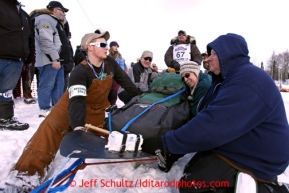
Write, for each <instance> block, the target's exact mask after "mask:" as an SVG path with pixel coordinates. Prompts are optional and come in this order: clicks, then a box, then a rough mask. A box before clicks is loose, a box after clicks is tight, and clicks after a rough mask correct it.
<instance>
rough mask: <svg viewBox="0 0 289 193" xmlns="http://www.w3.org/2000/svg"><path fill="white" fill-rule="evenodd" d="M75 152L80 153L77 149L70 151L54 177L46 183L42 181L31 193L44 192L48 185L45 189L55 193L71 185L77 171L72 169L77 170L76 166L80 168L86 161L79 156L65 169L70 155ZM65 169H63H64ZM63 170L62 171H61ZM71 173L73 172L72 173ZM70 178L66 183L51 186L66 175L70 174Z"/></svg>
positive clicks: (48, 192)
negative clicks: (73, 171)
mask: <svg viewBox="0 0 289 193" xmlns="http://www.w3.org/2000/svg"><path fill="white" fill-rule="evenodd" d="M74 153H78V152H77V151H73V152H72V153H70V154H69V155H68V156H66V159H65V161H64V162H63V163H62V164H61V166H60V168H59V171H58V172H57V174H56V175H54V177H53V178H52V179H50V180H48V181H46V182H44V183H42V184H41V185H39V186H38V187H37V188H35V189H34V190H32V191H31V192H30V193H39V192H43V191H44V190H45V189H46V188H47V187H48V188H47V190H46V191H45V192H46V193H54V192H62V191H64V190H66V189H67V188H68V187H69V184H70V183H71V181H72V180H73V179H74V177H75V175H76V172H75V173H73V174H72V173H71V172H72V170H75V169H76V168H78V167H79V166H80V165H81V164H82V163H83V162H84V160H85V159H84V158H79V159H77V160H76V161H75V162H74V163H73V164H72V165H71V166H70V167H69V168H67V169H65V170H63V168H64V166H65V165H66V164H67V163H68V162H69V160H70V159H71V158H70V156H71V155H72V154H74ZM62 170H63V171H62ZM61 171H62V172H61ZM70 173H71V174H70ZM69 175H70V177H69V180H68V181H67V182H66V184H64V185H61V186H56V187H54V188H51V187H52V185H53V184H54V182H55V181H56V182H58V181H59V180H61V179H62V178H64V177H67V176H69Z"/></svg>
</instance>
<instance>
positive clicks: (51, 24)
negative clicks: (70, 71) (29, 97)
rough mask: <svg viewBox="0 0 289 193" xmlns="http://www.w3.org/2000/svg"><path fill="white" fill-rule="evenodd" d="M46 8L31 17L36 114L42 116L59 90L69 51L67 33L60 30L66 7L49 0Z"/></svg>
mask: <svg viewBox="0 0 289 193" xmlns="http://www.w3.org/2000/svg"><path fill="white" fill-rule="evenodd" d="M46 8H47V9H41V10H38V12H39V13H40V15H39V16H37V17H35V46H36V64H35V66H36V67H37V68H38V70H39V87H38V105H39V108H40V111H39V117H46V116H47V115H48V114H49V113H50V111H51V108H52V107H53V106H54V105H55V104H56V103H57V102H58V100H59V99H60V97H61V95H62V94H63V89H64V72H63V65H62V64H67V63H69V62H70V61H71V55H72V54H71V49H70V45H69V41H68V38H67V34H66V33H65V31H64V30H63V23H64V22H65V16H66V15H65V13H66V12H68V9H66V8H64V7H63V6H62V4H61V3H60V2H58V1H51V2H50V3H49V4H48V5H47V7H46ZM50 102H51V104H50ZM51 105H52V106H51Z"/></svg>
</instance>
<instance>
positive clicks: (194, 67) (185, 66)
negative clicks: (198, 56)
mask: <svg viewBox="0 0 289 193" xmlns="http://www.w3.org/2000/svg"><path fill="white" fill-rule="evenodd" d="M179 63H180V66H181V68H180V75H182V74H183V73H185V72H193V73H195V74H196V76H197V77H199V73H200V65H198V64H197V63H196V62H194V61H185V62H179Z"/></svg>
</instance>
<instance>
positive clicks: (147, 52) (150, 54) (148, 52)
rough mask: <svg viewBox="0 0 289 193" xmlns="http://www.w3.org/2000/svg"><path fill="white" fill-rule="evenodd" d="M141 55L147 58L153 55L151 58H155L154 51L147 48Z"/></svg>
mask: <svg viewBox="0 0 289 193" xmlns="http://www.w3.org/2000/svg"><path fill="white" fill-rule="evenodd" d="M141 57H142V58H146V57H151V58H153V53H152V52H151V51H149V50H146V51H144V52H143V53H142V55H141Z"/></svg>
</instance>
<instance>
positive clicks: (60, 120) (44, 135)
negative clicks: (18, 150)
mask: <svg viewBox="0 0 289 193" xmlns="http://www.w3.org/2000/svg"><path fill="white" fill-rule="evenodd" d="M109 37H110V35H109V32H108V31H103V30H101V29H98V30H96V32H95V33H89V34H86V35H85V36H84V37H83V38H82V40H81V46H82V49H84V50H85V51H86V53H87V57H86V59H85V60H83V61H82V62H81V63H80V64H79V65H77V66H76V67H75V68H74V69H73V71H72V72H71V74H70V79H69V89H68V90H67V91H66V92H65V93H64V94H63V96H62V97H61V99H60V101H59V102H58V103H57V104H56V105H55V106H54V108H53V109H52V111H51V112H50V114H49V115H48V116H47V117H46V118H45V119H44V121H43V122H42V123H41V124H40V126H39V128H38V130H37V131H36V132H35V134H34V135H33V137H32V138H31V139H30V141H29V142H28V143H27V145H26V147H25V148H24V151H23V154H22V155H21V157H20V158H19V160H18V162H17V163H16V165H15V166H14V167H13V168H12V170H11V172H10V174H9V176H8V178H7V180H6V184H7V185H9V186H8V188H12V187H14V188H15V189H17V190H18V191H20V190H21V191H29V190H31V189H33V188H35V187H36V186H38V185H39V184H40V183H41V182H43V180H44V178H45V175H46V174H47V172H48V171H49V169H50V167H51V162H52V161H53V159H54V157H55V154H56V153H57V151H58V149H59V146H60V143H61V141H62V139H63V137H64V136H65V135H66V134H67V133H68V132H71V131H73V130H82V129H83V127H84V125H85V124H86V123H90V124H92V125H96V126H98V125H102V124H103V122H104V118H105V109H106V108H107V107H108V106H109V101H108V94H109V92H110V88H111V85H112V81H113V79H114V80H115V81H116V82H117V83H118V84H119V85H120V86H121V87H123V88H124V89H126V90H127V91H128V92H129V93H130V94H131V95H133V96H136V95H140V94H142V92H141V91H140V90H139V89H137V88H136V86H135V85H134V84H133V83H132V81H131V80H130V78H129V77H128V76H127V74H126V73H125V72H124V71H123V70H122V69H121V68H120V67H119V65H118V64H117V62H116V61H115V60H114V59H113V58H112V57H110V56H107V51H108V46H107V40H108V39H109Z"/></svg>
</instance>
